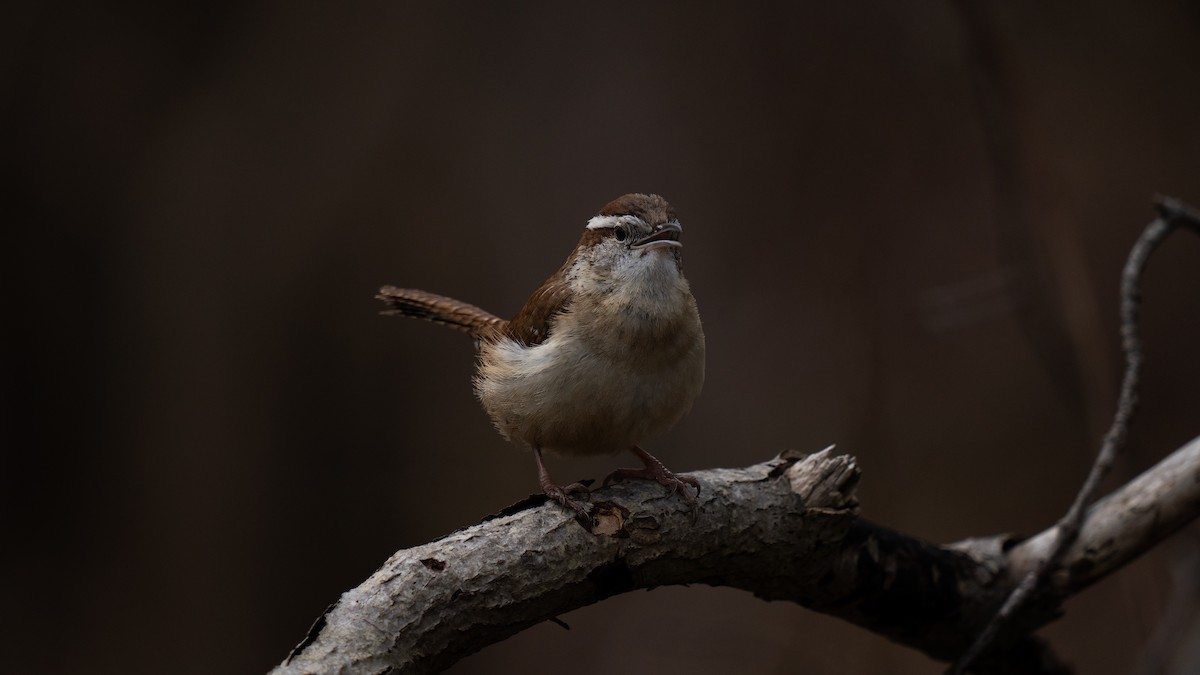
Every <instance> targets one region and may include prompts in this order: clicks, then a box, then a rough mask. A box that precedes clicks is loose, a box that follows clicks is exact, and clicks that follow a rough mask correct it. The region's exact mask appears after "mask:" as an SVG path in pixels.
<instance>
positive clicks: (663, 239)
mask: <svg viewBox="0 0 1200 675" xmlns="http://www.w3.org/2000/svg"><path fill="white" fill-rule="evenodd" d="M681 234H683V228H682V227H680V226H679V223H667V224H665V225H659V226H658V227H656V228H654V232H652V233H651V234H650V235H649V236H646V237H642V238H641V239H638V240H637V241H635V242H633V245H632V246H631V247H630V248H668V247H676V248H683V244H682V243H680V241H679V235H681Z"/></svg>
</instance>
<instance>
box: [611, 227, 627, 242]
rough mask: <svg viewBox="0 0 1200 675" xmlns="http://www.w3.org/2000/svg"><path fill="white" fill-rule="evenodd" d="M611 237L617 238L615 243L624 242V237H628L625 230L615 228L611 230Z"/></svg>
mask: <svg viewBox="0 0 1200 675" xmlns="http://www.w3.org/2000/svg"><path fill="white" fill-rule="evenodd" d="M613 236H614V237H616V238H617V241H625V237H627V236H629V235H627V234H626V233H625V228H623V227H620V226H617V227H614V228H613Z"/></svg>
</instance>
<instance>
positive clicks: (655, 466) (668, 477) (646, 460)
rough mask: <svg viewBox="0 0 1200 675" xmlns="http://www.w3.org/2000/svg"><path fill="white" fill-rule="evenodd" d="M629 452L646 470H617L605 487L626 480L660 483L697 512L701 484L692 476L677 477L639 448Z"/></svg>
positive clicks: (611, 474) (630, 449) (609, 475)
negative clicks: (691, 489)
mask: <svg viewBox="0 0 1200 675" xmlns="http://www.w3.org/2000/svg"><path fill="white" fill-rule="evenodd" d="M629 451H630V452H632V453H633V454H635V455H637V456H638V458H639V459H641V460H642V463H643V464H645V465H646V468H644V469H617V470H616V471H614V472H612V473H610V474H608V477H607V478H605V479H604V485H608V484H609V482H610V481H612V480H614V479H615V480H622V479H625V478H637V479H640V480H654V481H658V483H659V485H662V486H664V487H667V488H670V489H671V492H670V493H669V494H675V493H676V492H678V493H679V494H680V495H682V496H683V500H684V501H685V502H687V503H688V506H690V507H692V511H693V512H695V510H696V496H698V495H699V494H700V482H699V481H697V480H696V479H695V478H692V477H691V476H676V475H675V474H673V473H671V470H670V469H668V468H667V467H665V466H663V463H662V462H660V461H658V458H657V457H655V456H654V455H651V454H650V453H648V452H646V451H645V450H643V449H641V448H639V447H638V446H636V445H635V446H633V447H631V448H629ZM685 485H690V486H692V487H694V488H696V495H693V494H692V493H691V491H689V490H688V489H687V488H686V487H684V486H685Z"/></svg>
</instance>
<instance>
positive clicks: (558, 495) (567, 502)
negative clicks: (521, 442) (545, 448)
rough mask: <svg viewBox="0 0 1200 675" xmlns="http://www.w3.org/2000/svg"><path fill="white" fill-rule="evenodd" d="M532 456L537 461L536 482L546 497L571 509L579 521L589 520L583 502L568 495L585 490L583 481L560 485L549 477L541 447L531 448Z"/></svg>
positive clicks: (589, 517)
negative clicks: (543, 461)
mask: <svg viewBox="0 0 1200 675" xmlns="http://www.w3.org/2000/svg"><path fill="white" fill-rule="evenodd" d="M533 458H534V460H536V461H537V470H538V483H539V484H541V486H542V492H545V493H546V496H547V497H549V498H550V499H553V500H554V501H556V502H558V503H559V504H562V505H563V506H565V507H567V508H568V509H573V510H574V511H575V513H576V514H577V515H578V517H579V518H580V520H581V521H589V522H590V520H591V516H589V515H588V512H587V509H586V508H584V506H583V504H580V503H579V502H577V501H575V500H574V499H571V498H570V497H569V496H568V495H571V494H574V493H576V492H587V491H588V489H587V486H586V485H584V484H583V483H571V484H570V485H564V486H561V487H560V486H559V485H558V484H556V483H555V482H554V481H553V480H551V479H550V472H549V471H546V465H545V464H543V463H542V449H541V448H538V447H535V448H534V449H533Z"/></svg>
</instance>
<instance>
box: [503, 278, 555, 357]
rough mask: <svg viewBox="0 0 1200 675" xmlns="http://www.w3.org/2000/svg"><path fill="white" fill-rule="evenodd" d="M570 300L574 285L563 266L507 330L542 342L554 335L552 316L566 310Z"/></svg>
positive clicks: (525, 341) (530, 342)
mask: <svg viewBox="0 0 1200 675" xmlns="http://www.w3.org/2000/svg"><path fill="white" fill-rule="evenodd" d="M568 264H569V263H568ZM570 301H571V287H570V286H568V285H567V283H566V281H565V280H564V279H563V272H562V271H561V270H560V271H559V272H558V274H555V275H554V276H552V277H550V278H549V279H547V280H546V281H545V282H544V283H543V284H542V285H541V287H539V288H538V289H537V290H536V291H534V292H533V295H531V296H529V300H528V301H526V303H525V306H524V307H522V308H521V311H519V312H517V315H516V316H515V317H513V320H512V321H509V322H508V326H507V327H505V328H504V334H505V335H507V336H508V337H510V338H512V339H514V340H516V341H518V342H520V343H522V344H526V345H529V346H531V347H532V346H533V345H540V344H541V343H543V342H545V341H546V338H548V337H550V319H551V318H553V317H554V315H556V314H560V313H562V312H563V311H565V310H566V308H567V305H568V304H570Z"/></svg>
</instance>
